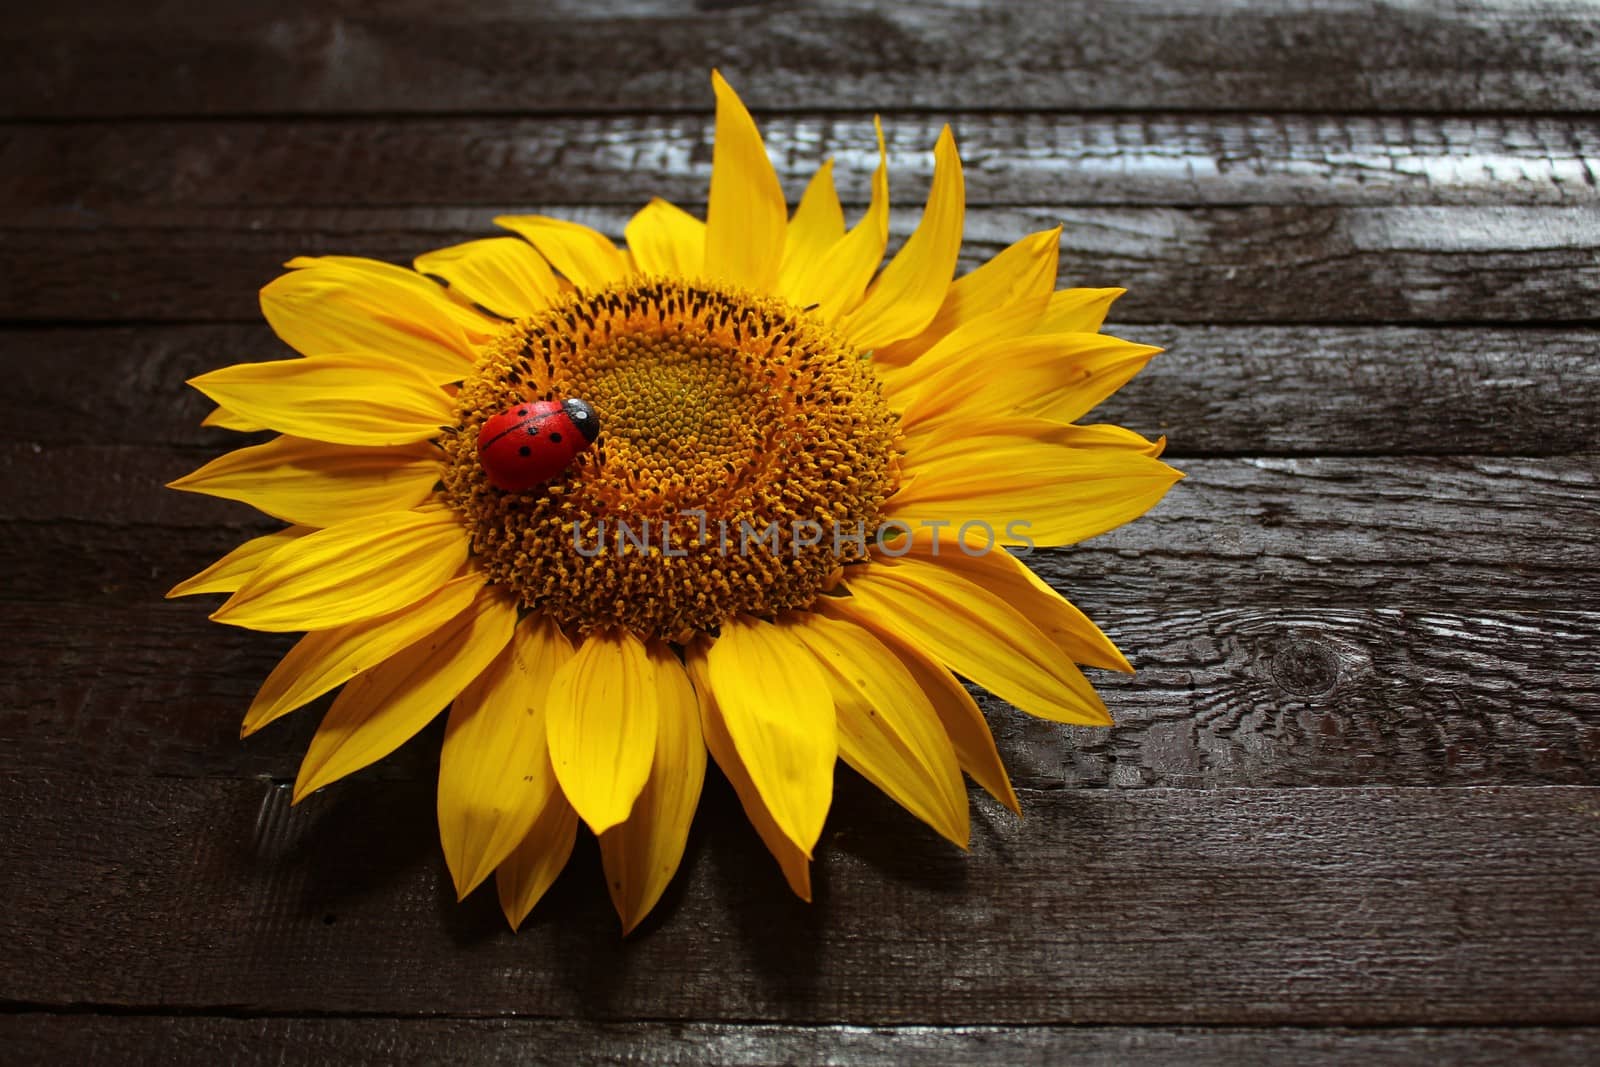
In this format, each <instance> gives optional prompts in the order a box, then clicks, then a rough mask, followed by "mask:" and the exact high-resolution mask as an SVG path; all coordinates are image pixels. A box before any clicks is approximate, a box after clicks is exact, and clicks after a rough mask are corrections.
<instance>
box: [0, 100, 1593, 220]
mask: <svg viewBox="0 0 1600 1067" xmlns="http://www.w3.org/2000/svg"><path fill="white" fill-rule="evenodd" d="M882 118H883V132H884V135H885V140H886V142H887V145H888V151H889V163H890V189H891V191H892V192H893V194H894V195H895V197H896V199H897V200H904V201H907V202H913V201H915V200H918V199H920V198H921V197H922V196H923V195H924V192H925V190H926V189H927V186H928V183H929V181H930V180H931V177H932V167H933V156H932V146H933V144H934V142H935V140H937V138H938V136H939V130H940V127H941V126H942V125H943V124H944V123H946V122H949V123H951V124H952V125H953V127H954V130H955V134H956V138H957V141H958V143H959V145H960V147H961V154H962V158H963V161H964V163H965V170H966V180H967V195H968V199H969V201H970V202H971V203H973V204H978V205H996V204H1011V205H1018V204H1071V205H1082V204H1093V205H1097V206H1109V205H1151V206H1198V205H1207V204H1209V205H1218V206H1225V205H1237V204H1301V205H1309V204H1322V205H1326V204H1348V205H1363V206H1371V207H1380V206H1393V205H1406V204H1410V205H1456V206H1467V205H1480V206H1488V205H1498V206H1505V205H1510V204H1526V205H1540V204H1543V205H1560V204H1578V203H1593V202H1594V201H1595V200H1596V198H1597V197H1600V191H1597V187H1596V183H1595V170H1596V166H1597V164H1596V161H1595V157H1596V154H1597V152H1600V122H1597V121H1596V120H1595V119H1594V118H1593V117H1592V116H1573V117H1566V118H1562V117H1551V116H1540V117H1522V116H1514V115H1511V116H1507V115H1496V116H1472V115H1450V116H1417V115H1408V116H1404V117H1396V116H1384V115H1343V114H1331V115H1330V114H1319V115H1295V114H1288V115H1248V114H1231V113H1221V114H1173V113H1167V114H1136V115H1119V114H1061V113H1054V112H1045V113H1030V114H1016V113H1010V112H1002V113H987V114H985V113H977V114H974V113H971V112H961V111H953V112H951V113H949V114H944V115H939V114H928V113H924V112H894V113H889V114H885V115H883V116H882ZM758 121H760V123H761V129H762V134H763V136H764V138H765V140H766V145H767V152H768V155H769V156H770V157H771V158H772V160H773V163H774V165H775V166H776V167H777V168H778V173H779V177H780V178H781V179H782V180H783V182H784V185H785V187H786V189H787V191H788V196H789V199H790V201H791V202H797V201H798V200H799V197H800V193H801V192H802V190H803V189H804V188H805V184H806V182H807V181H809V180H810V177H811V174H812V172H813V171H814V170H815V169H816V167H817V166H818V165H819V164H820V163H821V162H822V161H823V160H825V159H829V158H832V159H834V160H835V161H836V166H835V168H834V181H835V184H836V185H837V187H838V189H839V194H840V196H841V197H842V198H843V199H844V200H845V201H846V203H847V204H851V205H860V204H865V203H866V201H867V199H868V196H869V195H870V192H871V190H870V185H869V182H870V180H871V175H872V171H873V168H875V167H876V166H877V164H878V159H877V149H876V139H875V133H874V130H873V125H872V121H871V119H870V118H865V117H861V116H854V115H841V114H836V113H835V114H825V115H815V114H791V113H778V114H774V115H770V116H769V115H765V114H763V115H758ZM711 135H712V122H711V118H710V116H706V115H654V114H652V115H618V116H605V117H600V116H594V117H578V118H574V117H567V116H546V117H539V118H493V117H476V116H474V117H467V118H451V119H444V118H410V119H384V118H364V119H343V120H341V119H329V120H324V121H318V122H294V121H287V120H283V119H277V120H249V119H246V120H233V121H225V122H217V121H192V120H189V121H170V122H144V123H138V124H126V123H116V122H67V123H48V124H11V125H0V225H26V224H32V225H40V224H46V223H48V224H51V225H60V226H64V227H78V226H82V225H84V223H85V222H86V221H87V220H92V219H95V218H101V217H104V216H105V214H106V213H118V212H120V213H122V214H124V215H126V214H127V213H128V212H130V211H134V210H140V209H169V208H172V207H174V206H178V205H188V206H193V207H206V208H226V207H235V208H246V207H250V208H269V207H305V206H312V205H315V206H319V207H324V208H332V207H362V206H367V207H373V206H379V205H413V206H424V205H429V206H443V207H452V206H462V205H468V204H487V205H493V204H497V203H500V202H502V201H503V200H504V198H505V197H506V196H507V194H508V192H509V193H511V194H512V195H517V194H519V193H520V194H521V195H524V196H529V197H537V198H539V199H545V200H550V201H554V202H562V203H572V204H585V203H586V204H606V203H610V204H616V205H619V206H623V207H630V206H636V205H637V204H638V203H639V202H640V199H641V197H642V196H644V195H646V194H648V195H654V196H662V197H666V198H668V199H672V200H676V201H678V202H681V203H682V204H684V205H685V206H687V207H691V208H693V209H694V210H696V211H700V210H701V209H702V208H703V207H704V204H705V199H706V189H707V187H708V184H709V182H710V177H711V154H712V146H711Z"/></svg>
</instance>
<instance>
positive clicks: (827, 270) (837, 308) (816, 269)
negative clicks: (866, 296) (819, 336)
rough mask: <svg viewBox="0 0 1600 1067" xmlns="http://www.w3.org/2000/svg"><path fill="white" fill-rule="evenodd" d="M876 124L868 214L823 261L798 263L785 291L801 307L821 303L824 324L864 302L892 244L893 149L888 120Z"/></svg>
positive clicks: (790, 299) (822, 258)
mask: <svg viewBox="0 0 1600 1067" xmlns="http://www.w3.org/2000/svg"><path fill="white" fill-rule="evenodd" d="M872 122H873V126H874V128H876V130H877V132H878V169H877V170H876V171H874V172H873V174H872V202H871V203H870V204H869V205H868V206H867V211H866V214H864V215H862V216H861V221H860V222H858V223H856V224H855V226H853V227H852V228H851V230H850V232H849V233H847V234H845V235H844V236H843V237H841V238H839V240H837V241H835V242H834V243H833V247H832V248H829V249H828V251H827V253H826V254H825V255H823V256H822V257H821V258H820V259H812V260H807V261H805V262H801V263H797V264H796V266H795V268H794V272H793V274H792V275H791V277H790V279H789V283H788V288H787V290H786V291H785V293H784V295H785V296H786V297H788V299H789V301H790V302H791V303H793V304H798V305H799V306H800V307H810V306H811V305H812V304H816V305H817V315H818V317H820V318H821V319H822V320H823V321H824V322H838V321H839V320H840V319H841V318H843V317H844V315H845V313H846V312H848V311H850V310H852V309H853V308H855V307H856V305H858V304H859V303H861V296H862V294H863V293H865V292H866V290H867V283H868V282H870V281H872V276H873V275H874V274H876V273H877V270H878V267H879V266H880V265H881V264H882V263H883V250H884V248H885V247H886V246H887V245H888V243H889V153H888V150H887V149H886V148H885V147H884V143H883V124H882V123H881V122H879V121H878V120H877V118H876V117H874V119H873V120H872Z"/></svg>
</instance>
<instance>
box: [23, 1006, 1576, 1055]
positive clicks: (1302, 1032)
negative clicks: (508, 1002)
mask: <svg viewBox="0 0 1600 1067" xmlns="http://www.w3.org/2000/svg"><path fill="white" fill-rule="evenodd" d="M0 1043H4V1045H5V1046H6V1047H7V1048H8V1049H10V1050H11V1054H12V1055H13V1056H14V1057H16V1058H18V1059H19V1060H22V1061H25V1062H43V1061H47V1060H51V1059H54V1058H58V1057H63V1056H70V1057H73V1058H75V1059H78V1060H81V1061H83V1062H102V1061H107V1060H115V1061H116V1062H117V1063H121V1064H128V1065H138V1064H151V1065H156V1064H168V1063H172V1062H174V1061H176V1060H182V1061H187V1062H204V1063H214V1064H246V1063H280V1062H284V1061H285V1060H287V1061H289V1062H306V1063H342V1064H356V1065H360V1064H372V1065H373V1067H390V1065H392V1064H396V1063H441V1062H449V1063H453V1064H460V1065H462V1067H476V1065H493V1064H507V1065H510V1064H528V1063H561V1062H565V1063H573V1062H582V1063H586V1064H617V1065H623V1064H636V1063H639V1062H640V1061H641V1060H647V1061H648V1062H650V1063H652V1064H662V1065H674V1064H682V1065H684V1067H700V1065H713V1064H715V1065H742V1064H749V1065H756V1064H772V1063H850V1064H858V1065H861V1067H874V1065H882V1067H895V1065H898V1064H904V1063H906V1062H908V1061H911V1060H914V1061H915V1062H916V1063H918V1064H920V1065H925V1067H968V1065H970V1064H974V1063H995V1064H1000V1063H1004V1064H1011V1065H1016V1067H1021V1065H1027V1064H1039V1065H1045V1064H1055V1063H1061V1062H1063V1061H1064V1060H1071V1061H1072V1062H1074V1063H1086V1064H1104V1065H1111V1064H1116V1065H1125V1067H1139V1065H1141V1064H1149V1065H1153V1067H1166V1065H1169V1064H1172V1063H1184V1064H1187V1065H1189V1067H1252V1065H1256V1064H1261V1065H1267V1064H1277V1063H1282V1062H1284V1061H1285V1060H1287V1059H1294V1058H1299V1057H1310V1058H1311V1059H1313V1060H1314V1061H1315V1062H1316V1063H1319V1064H1333V1065H1339V1064H1350V1065H1353V1067H1373V1065H1377V1064H1390V1063H1396V1064H1399V1063H1415V1062H1418V1061H1419V1060H1427V1061H1430V1062H1447V1063H1451V1064H1455V1065H1459V1067H1473V1065H1482V1067H1501V1065H1503V1064H1506V1063H1509V1062H1520V1063H1529V1062H1537V1063H1540V1064H1551V1065H1563V1064H1571V1065H1573V1067H1583V1065H1587V1064H1591V1063H1593V1062H1594V1059H1595V1057H1596V1055H1600V1028H1596V1027H1586V1026H1577V1027H1543V1026H1515V1027H1478V1028H1467V1027H1459V1028H1458V1027H1404V1028H1392V1027H1382V1028H1374V1029H1361V1030H1358V1029H1350V1028H1346V1027H1325V1028H1295V1027H1273V1028H1264V1027H1263V1028H1243V1027H1182V1026H1139V1027H1102V1026H1027V1027H1003V1026H955V1027H935V1026H872V1027H866V1026H774V1025H770V1024H729V1023H656V1022H636V1023H635V1022H617V1023H597V1022H582V1021H578V1020H566V1019H559V1020H548V1019H440V1018H423V1019H418V1018H403V1019H324V1018H288V1019H283V1018H269V1019H233V1018H218V1017H215V1016H201V1017H195V1016H154V1017H150V1016H133V1017H129V1016H107V1015H84V1014H76V1013H75V1014H72V1015H56V1014H47V1013H36V1012H28V1013H20V1014H14V1015H8V1016H0Z"/></svg>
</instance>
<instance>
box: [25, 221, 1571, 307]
mask: <svg viewBox="0 0 1600 1067" xmlns="http://www.w3.org/2000/svg"><path fill="white" fill-rule="evenodd" d="M646 199H647V194H646V193H645V192H644V191H643V190H641V195H640V197H639V202H640V204H641V206H642V204H643V202H644V200H646ZM506 212H511V213H551V212H555V213H558V214H560V215H562V216H563V217H568V218H572V219H575V220H577V221H580V222H584V223H586V224H588V225H591V226H594V227H596V228H598V229H600V230H602V231H603V232H606V233H608V234H611V235H613V236H616V235H619V234H621V232H622V228H623V226H624V225H625V224H626V222H627V219H628V218H629V216H630V215H631V213H632V211H631V210H624V209H619V208H596V207H583V208H576V209H571V208H564V207H562V206H561V205H554V204H549V203H537V202H528V203H515V202H507V203H505V204H504V205H502V206H500V207H482V208H426V209H410V208H366V209H355V208H349V209H323V208H305V209H261V210H239V209H232V208H225V209H216V210H205V209H189V208H179V209H168V210H150V211H143V212H140V213H139V214H140V216H141V217H140V218H139V219H134V218H130V217H129V216H127V215H126V214H124V215H122V217H121V218H117V217H115V216H113V217H110V218H101V219H98V220H96V222H95V224H94V225H93V226H86V227H81V228H76V229H65V230H62V229H56V228H37V229H31V228H27V229H24V228H19V229H15V230H9V231H4V232H0V237H3V238H4V243H3V244H0V272H4V273H5V274H6V275H7V276H9V277H11V278H13V279H16V284H15V285H13V286H11V287H9V288H8V289H6V290H5V291H4V292H0V320H3V319H10V320H17V321H23V322H27V321H39V320H71V321H78V322H83V321H101V322H103V321H118V320H124V321H125V320H138V321H155V320H160V321H178V322H238V321H254V320H255V319H256V318H257V316H258V314H259V312H258V311H257V308H256V299H255V294H256V291H257V290H258V289H259V288H260V287H261V286H263V285H265V284H266V283H267V282H269V281H271V280H272V279H273V278H274V277H276V276H277V275H278V274H279V273H280V272H281V268H280V264H282V263H284V262H285V261H287V260H288V259H290V258H291V257H293V256H297V255H326V254H344V255H366V256H371V257H374V258H377V259H388V260H393V261H396V262H410V260H411V258H412V257H413V256H415V255H417V254H419V253H421V252H424V251H428V250H430V249H433V248H438V247H442V246H445V245H451V244H455V243H457V242H459V241H466V240H470V239H472V238H475V237H484V236H490V235H492V234H493V233H494V232H495V230H494V226H493V223H492V221H491V220H492V218H493V217H494V216H495V215H497V214H502V213H506ZM920 216H921V211H920V208H907V209H901V210H896V211H895V212H894V213H893V214H892V215H891V220H890V226H891V231H892V233H893V235H894V237H895V239H898V238H900V237H903V236H904V235H905V234H908V233H910V231H911V230H912V228H913V227H914V226H915V225H916V222H917V220H918V219H919V218H920ZM1057 225H1062V226H1064V227H1065V228H1066V231H1067V235H1066V236H1065V237H1064V239H1063V245H1064V249H1063V254H1062V259H1061V272H1062V282H1063V284H1070V285H1087V286H1109V285H1120V286H1122V287H1125V288H1127V289H1128V290H1129V294H1128V296H1127V297H1125V298H1124V299H1123V300H1122V301H1120V302H1119V303H1118V305H1117V315H1118V318H1119V319H1120V320H1121V321H1124V322H1173V321H1176V322H1186V323H1196V324H1198V323H1213V324H1228V323H1285V322H1320V323H1440V322H1464V323H1492V324H1504V323H1544V324H1548V323H1571V324H1594V323H1595V322H1596V315H1595V308H1596V306H1600V305H1597V300H1600V203H1597V204H1592V205H1578V206H1564V207H1556V206H1549V207H1517V206H1510V207H1497V208H1458V207H1393V208H1368V207H1291V206H1284V207H1239V208H1078V207H1068V206H1060V207H1045V206H1040V207H1018V208H998V207H997V208H972V209H971V210H969V211H968V212H967V219H966V243H965V245H964V251H963V257H962V266H961V268H960V269H962V270H970V269H971V268H972V267H974V266H976V265H977V264H978V263H980V262H982V261H983V260H984V259H987V258H988V257H989V256H992V255H994V254H995V253H996V252H998V251H1000V249H1002V248H1004V247H1005V246H1006V245H1008V244H1010V243H1011V242H1012V241H1014V240H1016V239H1017V238H1018V237H1020V236H1021V235H1023V234H1027V233H1033V232H1037V231H1039V230H1046V229H1051V228H1053V227H1055V226H1057ZM90 263H92V264H94V272H93V274H92V276H91V275H86V274H85V273H84V265H85V264H90ZM91 278H92V282H91ZM86 283H88V284H86Z"/></svg>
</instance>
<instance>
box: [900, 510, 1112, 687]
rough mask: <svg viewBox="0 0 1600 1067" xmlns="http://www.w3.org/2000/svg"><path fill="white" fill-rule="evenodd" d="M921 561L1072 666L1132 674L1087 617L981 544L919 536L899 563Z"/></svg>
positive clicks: (1008, 557) (951, 536)
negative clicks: (1001, 608)
mask: <svg viewBox="0 0 1600 1067" xmlns="http://www.w3.org/2000/svg"><path fill="white" fill-rule="evenodd" d="M903 558H905V559H910V560H921V561H922V562H925V563H928V564H931V565H933V566H936V567H943V568H945V569H946V570H948V571H950V572H951V573H953V574H958V575H960V576H961V577H962V578H965V579H966V580H967V581H969V582H971V583H973V584H974V585H978V586H982V587H983V588H984V589H987V590H989V592H991V593H994V594H995V595H997V596H998V597H999V598H1000V599H1001V600H1003V601H1005V602H1006V603H1007V604H1010V605H1011V606H1012V607H1014V608H1016V609H1017V610H1018V611H1020V612H1022V614H1023V615H1024V616H1026V617H1027V618H1028V620H1029V621H1031V622H1032V623H1033V624H1034V625H1035V626H1037V627H1038V628H1039V631H1040V632H1041V633H1043V634H1044V635H1045V636H1046V637H1048V638H1049V639H1050V640H1051V641H1052V642H1054V643H1055V646H1056V647H1057V648H1059V649H1060V650H1061V651H1062V652H1063V653H1065V654H1066V655H1067V656H1068V657H1069V658H1071V660H1072V661H1073V662H1074V663H1083V664H1087V665H1088V666H1091V667H1104V668H1105V669H1107V670H1113V671H1121V672H1123V673H1124V674H1132V673H1133V668H1132V667H1131V666H1129V665H1128V661H1127V658H1126V657H1124V656H1123V654H1122V653H1121V652H1119V651H1118V650H1117V646H1116V645H1114V644H1112V643H1111V639H1110V638H1109V637H1107V636H1106V635H1105V634H1104V633H1102V632H1101V630H1100V627H1098V626H1096V625H1095V624H1094V623H1092V622H1090V621H1089V617H1088V616H1087V615H1085V614H1084V613H1083V612H1081V611H1079V610H1078V609H1077V608H1075V607H1073V606H1072V604H1071V603H1069V602H1068V601H1067V599H1066V598H1065V597H1063V596H1062V595H1061V594H1060V593H1058V592H1056V591H1055V590H1054V589H1052V588H1051V587H1050V586H1049V585H1047V584H1046V583H1045V581H1044V579H1042V578H1040V577H1039V576H1038V575H1037V574H1035V573H1033V571H1032V570H1030V569H1029V568H1028V566H1027V564H1025V563H1023V562H1022V561H1021V560H1019V559H1017V557H1015V556H1013V555H1012V554H1011V553H1009V552H1007V551H1006V550H1005V549H1004V548H1002V547H1000V546H999V545H995V544H991V543H989V542H988V541H987V540H986V539H985V538H982V537H977V536H969V537H967V538H962V537H960V536H959V535H957V534H956V533H955V532H954V531H951V532H949V533H947V534H946V535H945V536H943V537H934V536H932V533H931V531H926V530H919V531H918V532H917V535H916V536H915V537H913V538H912V539H911V541H910V542H909V544H908V545H906V554H905V556H904V557H903Z"/></svg>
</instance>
